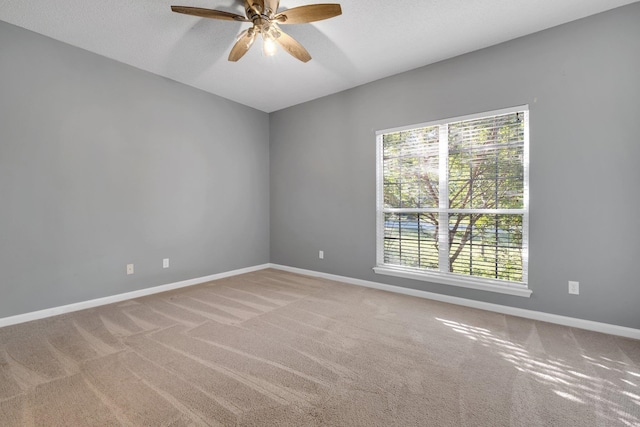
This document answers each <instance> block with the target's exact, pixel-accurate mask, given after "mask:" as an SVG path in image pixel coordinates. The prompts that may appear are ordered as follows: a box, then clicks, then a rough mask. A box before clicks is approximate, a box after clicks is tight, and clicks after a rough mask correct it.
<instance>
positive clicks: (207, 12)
mask: <svg viewBox="0 0 640 427" xmlns="http://www.w3.org/2000/svg"><path fill="white" fill-rule="evenodd" d="M171 10H172V11H174V12H176V13H184V14H185V15H193V16H200V17H202V18H213V19H223V20H225V21H242V22H247V21H249V20H248V19H247V18H245V17H244V16H242V15H238V14H235V13H230V12H223V11H222V10H213V9H202V8H200V7H189V6H171Z"/></svg>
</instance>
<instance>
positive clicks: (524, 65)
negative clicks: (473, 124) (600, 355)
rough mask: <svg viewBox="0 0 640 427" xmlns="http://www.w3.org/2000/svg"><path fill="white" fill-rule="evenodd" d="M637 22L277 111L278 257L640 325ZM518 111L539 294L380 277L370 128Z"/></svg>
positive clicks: (545, 38) (614, 14)
mask: <svg viewBox="0 0 640 427" xmlns="http://www.w3.org/2000/svg"><path fill="white" fill-rule="evenodd" d="M638 23H640V3H635V4H633V5H630V6H627V7H624V8H621V9H616V10H613V11H610V12H607V13H604V14H600V15H596V16H593V17H590V18H587V19H583V20H580V21H576V22H573V23H570V24H567V25H563V26H560V27H556V28H553V29H550V30H547V31H543V32H541V33H537V34H534V35H531V36H528V37H524V38H521V39H518V40H514V41H511V42H508V43H504V44H501V45H498V46H494V47H491V48H488V49H484V50H481V51H478V52H474V53H471V54H467V55H464V56H461V57H457V58H454V59H451V60H447V61H444V62H441V63H438V64H435V65H431V66H428V67H424V68H421V69H417V70H414V71H411V72H407V73H404V74H400V75H397V76H393V77H390V78H386V79H383V80H380V81H377V82H373V83H371V84H368V85H365V86H361V87H358V88H355V89H352V90H349V91H346V92H342V93H338V94H336V95H332V96H329V97H326V98H322V99H319V100H316V101H312V102H309V103H305V104H302V105H298V106H295V107H291V108H289V109H285V110H281V111H278V112H275V113H272V114H271V115H270V132H271V136H270V146H271V149H270V155H271V205H270V206H271V215H270V218H271V262H273V263H277V264H284V265H289V266H294V267H300V268H306V269H311V270H317V271H322V272H327V273H333V274H339V275H344V276H349V277H355V278H360V279H365V280H371V281H377V282H383V283H388V284H393V285H398V286H404V287H408V288H415V289H422V290H425V291H429V292H437V293H441V294H447V295H454V296H459V297H464V298H470V299H475V300H480V301H487V302H492V303H497V304H504V305H508V306H513V307H521V308H526V309H532V310H538V311H543V312H549V313H555V314H560V315H566V316H571V317H577V318H582V319H589V320H594V321H599V322H606V323H611V324H617V325H623V326H628V327H633V328H640V309H639V308H638V307H639V304H640V280H638V273H637V272H636V270H637V265H638V262H640V236H639V233H638V226H637V219H638V216H639V215H640V197H639V194H640V190H639V189H638V186H639V185H640V167H639V166H638V162H639V161H640V143H639V137H638V135H640V120H639V117H640V84H639V78H640V77H639V76H640V74H639V73H640V25H639V24H638ZM431 42H434V43H435V42H436V41H431ZM522 104H529V106H530V121H531V127H530V136H531V146H530V148H531V163H530V165H531V172H530V185H531V196H530V201H531V211H530V264H529V268H530V269H529V287H530V288H531V289H532V290H533V295H532V297H531V298H530V299H526V298H521V297H515V296H507V295H501V294H495V293H489V292H482V291H474V290H469V289H463V288H456V287H451V286H446V285H438V284H431V283H426V282H420V281H412V280H404V279H396V278H392V277H388V276H379V275H376V274H375V273H373V271H372V270H371V269H372V267H373V266H374V265H375V261H376V258H375V207H376V205H375V180H376V170H375V146H376V143H375V135H374V132H375V130H378V129H385V128H391V127H396V126H401V125H408V124H415V123H421V122H426V121H431V120H435V119H441V118H447V117H455V116H460V115H465V114H470V113H476V112H482V111H488V110H494V109H499V108H504V107H510V106H515V105H522ZM320 249H322V250H324V251H325V259H324V260H319V259H318V250H320ZM569 280H577V281H579V282H580V295H579V296H571V295H568V293H567V281H569Z"/></svg>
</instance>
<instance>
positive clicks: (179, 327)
mask: <svg viewBox="0 0 640 427" xmlns="http://www.w3.org/2000/svg"><path fill="white" fill-rule="evenodd" d="M0 425H1V426H23V425H26V426H30V425H39V426H40V425H41V426H58V425H60V426H62V425H64V426H89V425H91V426H101V425H125V426H127V425H128V426H132V425H136V426H137V425H144V426H183V425H207V426H209V425H222V426H236V425H237V426H250V425H251V426H253V425H263V426H277V425H283V426H307V425H309V426H314V425H326V426H508V425H513V426H581V427H582V426H618V425H619V426H640V341H634V340H629V339H624V338H618V337H613V336H608V335H602V334H598V333H593V332H587V331H583V330H578V329H571V328H566V327H562V326H557V325H551V324H547V323H542V322H534V321H530V320H525V319H521V318H517V317H510V316H504V315H500V314H495V313H490V312H484V311H480V310H474V309H469V308H464V307H458V306H454V305H448V304H443V303H438V302H433V301H429V300H423V299H418V298H413V297H408V296H403V295H397V294H392V293H387V292H382V291H377V290H372V289H367V288H361V287H356V286H351V285H346V284H341V283H337V282H332V281H328V280H323V279H316V278H310V277H305V276H300V275H295V274H290V273H284V272H280V271H276V270H263V271H259V272H256V273H251V274H246V275H243V276H237V277H234V278H229V279H223V280H219V281H216V282H211V283H207V284H204V285H199V286H195V287H191V288H187V289H183V290H180V291H174V292H169V293H164V294H159V295H154V296H150V297H145V298H140V299H136V300H132V301H127V302H124V303H119V304H113V305H110V306H104V307H99V308H95V309H91V310H86V311H81V312H77V313H71V314H68V315H64V316H58V317H55V318H50V319H45V320H42V321H36V322H31V323H26V324H22V325H16V326H11V327H6V328H2V329H0Z"/></svg>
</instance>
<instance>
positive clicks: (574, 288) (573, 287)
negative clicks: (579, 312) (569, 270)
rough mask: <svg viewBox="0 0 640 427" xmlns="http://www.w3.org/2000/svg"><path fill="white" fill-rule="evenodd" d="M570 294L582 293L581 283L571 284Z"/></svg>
mask: <svg viewBox="0 0 640 427" xmlns="http://www.w3.org/2000/svg"><path fill="white" fill-rule="evenodd" d="M569 293H570V294H572V295H578V294H579V293H580V282H569Z"/></svg>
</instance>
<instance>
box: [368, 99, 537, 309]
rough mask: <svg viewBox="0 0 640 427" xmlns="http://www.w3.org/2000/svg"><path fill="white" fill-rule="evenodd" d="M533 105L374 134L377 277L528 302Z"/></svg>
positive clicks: (529, 292)
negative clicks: (486, 292)
mask: <svg viewBox="0 0 640 427" xmlns="http://www.w3.org/2000/svg"><path fill="white" fill-rule="evenodd" d="M528 131H529V112H528V107H526V106H524V107H518V108H513V109H507V110H500V111H492V112H488V113H483V114H477V115H473V116H467V117H461V118H455V119H449V120H443V121H438V122H431V123H425V124H420V125H415V126H409V127H405V128H399V129H390V130H385V131H379V132H377V144H378V165H377V168H378V182H377V189H378V195H377V226H378V231H377V266H376V267H375V268H374V270H375V271H376V273H380V274H390V275H394V276H400V277H406V278H412V279H419V280H426V281H432V282H438V283H445V284H451V285H457V286H464V287H470V288H475V289H484V290H489V291H494V292H502V293H507V294H512V295H521V296H529V295H530V294H531V291H530V290H529V289H528V287H527V255H528V254H527V240H528V216H529V203H528V161H529V147H528V145H529V144H528V142H529V137H528Z"/></svg>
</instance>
